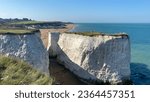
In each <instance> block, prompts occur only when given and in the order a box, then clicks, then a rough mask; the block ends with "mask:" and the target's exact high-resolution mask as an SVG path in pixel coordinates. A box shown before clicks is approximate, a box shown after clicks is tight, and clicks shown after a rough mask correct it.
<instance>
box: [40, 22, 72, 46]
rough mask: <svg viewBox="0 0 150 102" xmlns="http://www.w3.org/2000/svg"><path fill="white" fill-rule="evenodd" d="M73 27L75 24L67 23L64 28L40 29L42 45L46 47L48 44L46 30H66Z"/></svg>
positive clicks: (61, 31)
mask: <svg viewBox="0 0 150 102" xmlns="http://www.w3.org/2000/svg"><path fill="white" fill-rule="evenodd" d="M74 27H75V24H67V25H66V28H63V29H40V32H41V39H42V41H43V43H44V46H45V47H47V45H48V32H60V33H63V32H67V31H69V30H71V29H73V28H74Z"/></svg>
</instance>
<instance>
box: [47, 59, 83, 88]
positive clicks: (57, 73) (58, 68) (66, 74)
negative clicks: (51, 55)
mask: <svg viewBox="0 0 150 102" xmlns="http://www.w3.org/2000/svg"><path fill="white" fill-rule="evenodd" d="M49 69H50V75H51V76H52V77H54V79H55V83H54V84H56V85H84V83H83V82H81V81H80V80H79V79H78V78H77V77H76V76H75V75H74V74H73V73H71V72H70V71H69V70H67V69H66V68H65V67H64V66H63V65H60V64H59V63H58V62H57V61H56V59H50V67H49Z"/></svg>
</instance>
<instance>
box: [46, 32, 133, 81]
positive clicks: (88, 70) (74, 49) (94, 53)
mask: <svg viewBox="0 0 150 102" xmlns="http://www.w3.org/2000/svg"><path fill="white" fill-rule="evenodd" d="M47 49H48V51H49V52H50V53H49V54H50V56H57V60H58V61H59V63H61V64H63V65H64V66H65V67H66V68H68V69H69V70H70V71H71V72H73V73H74V74H75V75H77V76H78V77H79V78H81V80H83V81H86V82H88V83H96V82H98V83H100V84H101V83H109V84H122V83H123V82H124V81H126V80H130V74H131V72H130V42H129V37H128V36H127V35H97V36H93V37H90V36H83V35H77V34H66V33H63V34H59V33H49V43H48V48H47Z"/></svg>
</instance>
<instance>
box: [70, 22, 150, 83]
mask: <svg viewBox="0 0 150 102" xmlns="http://www.w3.org/2000/svg"><path fill="white" fill-rule="evenodd" d="M71 31H73V32H81V31H95V32H104V33H119V32H125V33H127V34H128V35H129V37H130V40H131V66H130V67H131V80H132V81H133V83H134V84H135V85H147V84H148V85H150V23H146V24H144V23H77V24H76V27H75V28H74V29H73V30H71Z"/></svg>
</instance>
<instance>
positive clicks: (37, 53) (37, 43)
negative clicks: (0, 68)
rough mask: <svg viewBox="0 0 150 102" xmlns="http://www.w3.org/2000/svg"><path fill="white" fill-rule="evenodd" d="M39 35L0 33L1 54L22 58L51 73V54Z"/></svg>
mask: <svg viewBox="0 0 150 102" xmlns="http://www.w3.org/2000/svg"><path fill="white" fill-rule="evenodd" d="M39 35H40V34H39V33H33V34H20V35H17V34H16V35H14V34H0V54H2V55H5V56H12V57H15V58H19V59H22V60H24V61H26V62H27V63H29V64H30V65H32V66H33V67H34V68H37V69H38V70H40V71H42V72H46V73H49V71H48V67H49V55H48V52H47V51H46V49H45V47H44V45H43V43H42V41H41V39H40V37H39Z"/></svg>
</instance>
